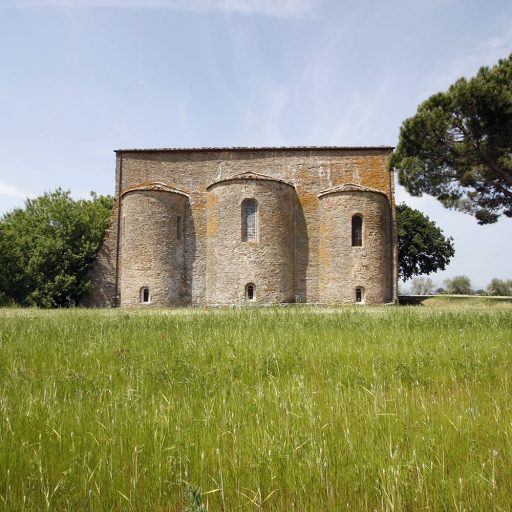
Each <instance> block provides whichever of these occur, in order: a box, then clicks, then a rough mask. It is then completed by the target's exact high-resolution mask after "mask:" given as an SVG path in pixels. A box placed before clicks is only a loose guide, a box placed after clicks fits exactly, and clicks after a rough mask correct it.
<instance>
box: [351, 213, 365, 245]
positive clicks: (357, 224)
mask: <svg viewBox="0 0 512 512" xmlns="http://www.w3.org/2000/svg"><path fill="white" fill-rule="evenodd" d="M362 245H363V217H361V215H354V216H353V217H352V247H361V246H362Z"/></svg>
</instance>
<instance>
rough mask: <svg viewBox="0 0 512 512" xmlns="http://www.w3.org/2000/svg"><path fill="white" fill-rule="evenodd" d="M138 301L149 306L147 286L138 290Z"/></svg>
mask: <svg viewBox="0 0 512 512" xmlns="http://www.w3.org/2000/svg"><path fill="white" fill-rule="evenodd" d="M140 301H141V302H142V303H143V304H149V288H148V287H147V286H144V287H143V288H141V289H140Z"/></svg>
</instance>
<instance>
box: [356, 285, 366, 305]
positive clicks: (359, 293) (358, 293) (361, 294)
mask: <svg viewBox="0 0 512 512" xmlns="http://www.w3.org/2000/svg"><path fill="white" fill-rule="evenodd" d="M363 299H364V290H363V288H361V287H360V286H359V287H357V288H356V303H361V302H363Z"/></svg>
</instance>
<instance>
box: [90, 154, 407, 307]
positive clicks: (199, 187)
mask: <svg viewBox="0 0 512 512" xmlns="http://www.w3.org/2000/svg"><path fill="white" fill-rule="evenodd" d="M391 150H392V148H390V147H383V146H380V147H285V148H200V149H123V150H117V151H116V155H117V159H116V202H115V207H114V212H113V218H112V225H111V228H110V229H109V231H108V233H107V236H106V238H105V240H104V243H103V247H102V248H101V250H100V252H99V254H98V256H97V259H96V262H95V265H94V267H93V269H92V272H91V278H92V282H93V291H92V293H91V294H90V295H89V297H87V298H86V300H85V304H87V305H91V306H139V307H146V306H158V307H162V306H163V307H165V306H186V305H188V306H201V305H221V304H251V303H257V304H271V303H293V302H296V303H320V304H352V303H366V304H382V303H387V302H395V301H396V297H397V242H396V240H397V233H396V227H395V205H394V181H393V175H392V173H390V172H389V171H388V170H387V168H386V164H387V160H388V157H389V154H390V152H391Z"/></svg>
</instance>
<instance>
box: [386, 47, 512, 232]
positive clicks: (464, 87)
mask: <svg viewBox="0 0 512 512" xmlns="http://www.w3.org/2000/svg"><path fill="white" fill-rule="evenodd" d="M390 168H394V169H396V170H397V171H398V179H399V182H400V183H401V184H402V185H403V186H405V188H406V189H407V191H408V192H409V193H410V194H412V195H414V196H421V195H422V194H423V193H427V194H430V195H432V196H434V197H436V198H437V199H439V201H441V203H442V204H443V205H444V206H446V207H448V208H454V209H456V210H459V211H463V212H466V213H471V214H473V215H475V217H476V218H477V220H478V222H479V223H480V224H489V223H492V222H496V221H497V219H498V218H499V216H500V215H502V214H503V215H506V216H508V217H512V55H510V56H509V57H508V58H507V59H502V60H500V61H499V62H498V64H497V65H495V66H494V67H491V68H488V67H483V68H481V69H480V70H479V71H478V73H477V75H476V76H475V77H473V78H471V79H469V80H468V79H465V78H461V79H459V80H457V81H456V82H455V83H454V84H453V85H452V86H450V88H449V89H448V91H447V92H442V93H438V94H434V95H433V96H431V97H430V98H429V99H428V100H426V101H425V102H424V103H422V104H421V105H420V106H419V107H418V110H417V113H416V115H415V116H413V117H411V118H409V119H406V120H405V121H404V123H403V124H402V127H401V129H400V138H399V142H398V145H397V148H396V150H395V152H394V153H393V155H392V156H391V159H390Z"/></svg>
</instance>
